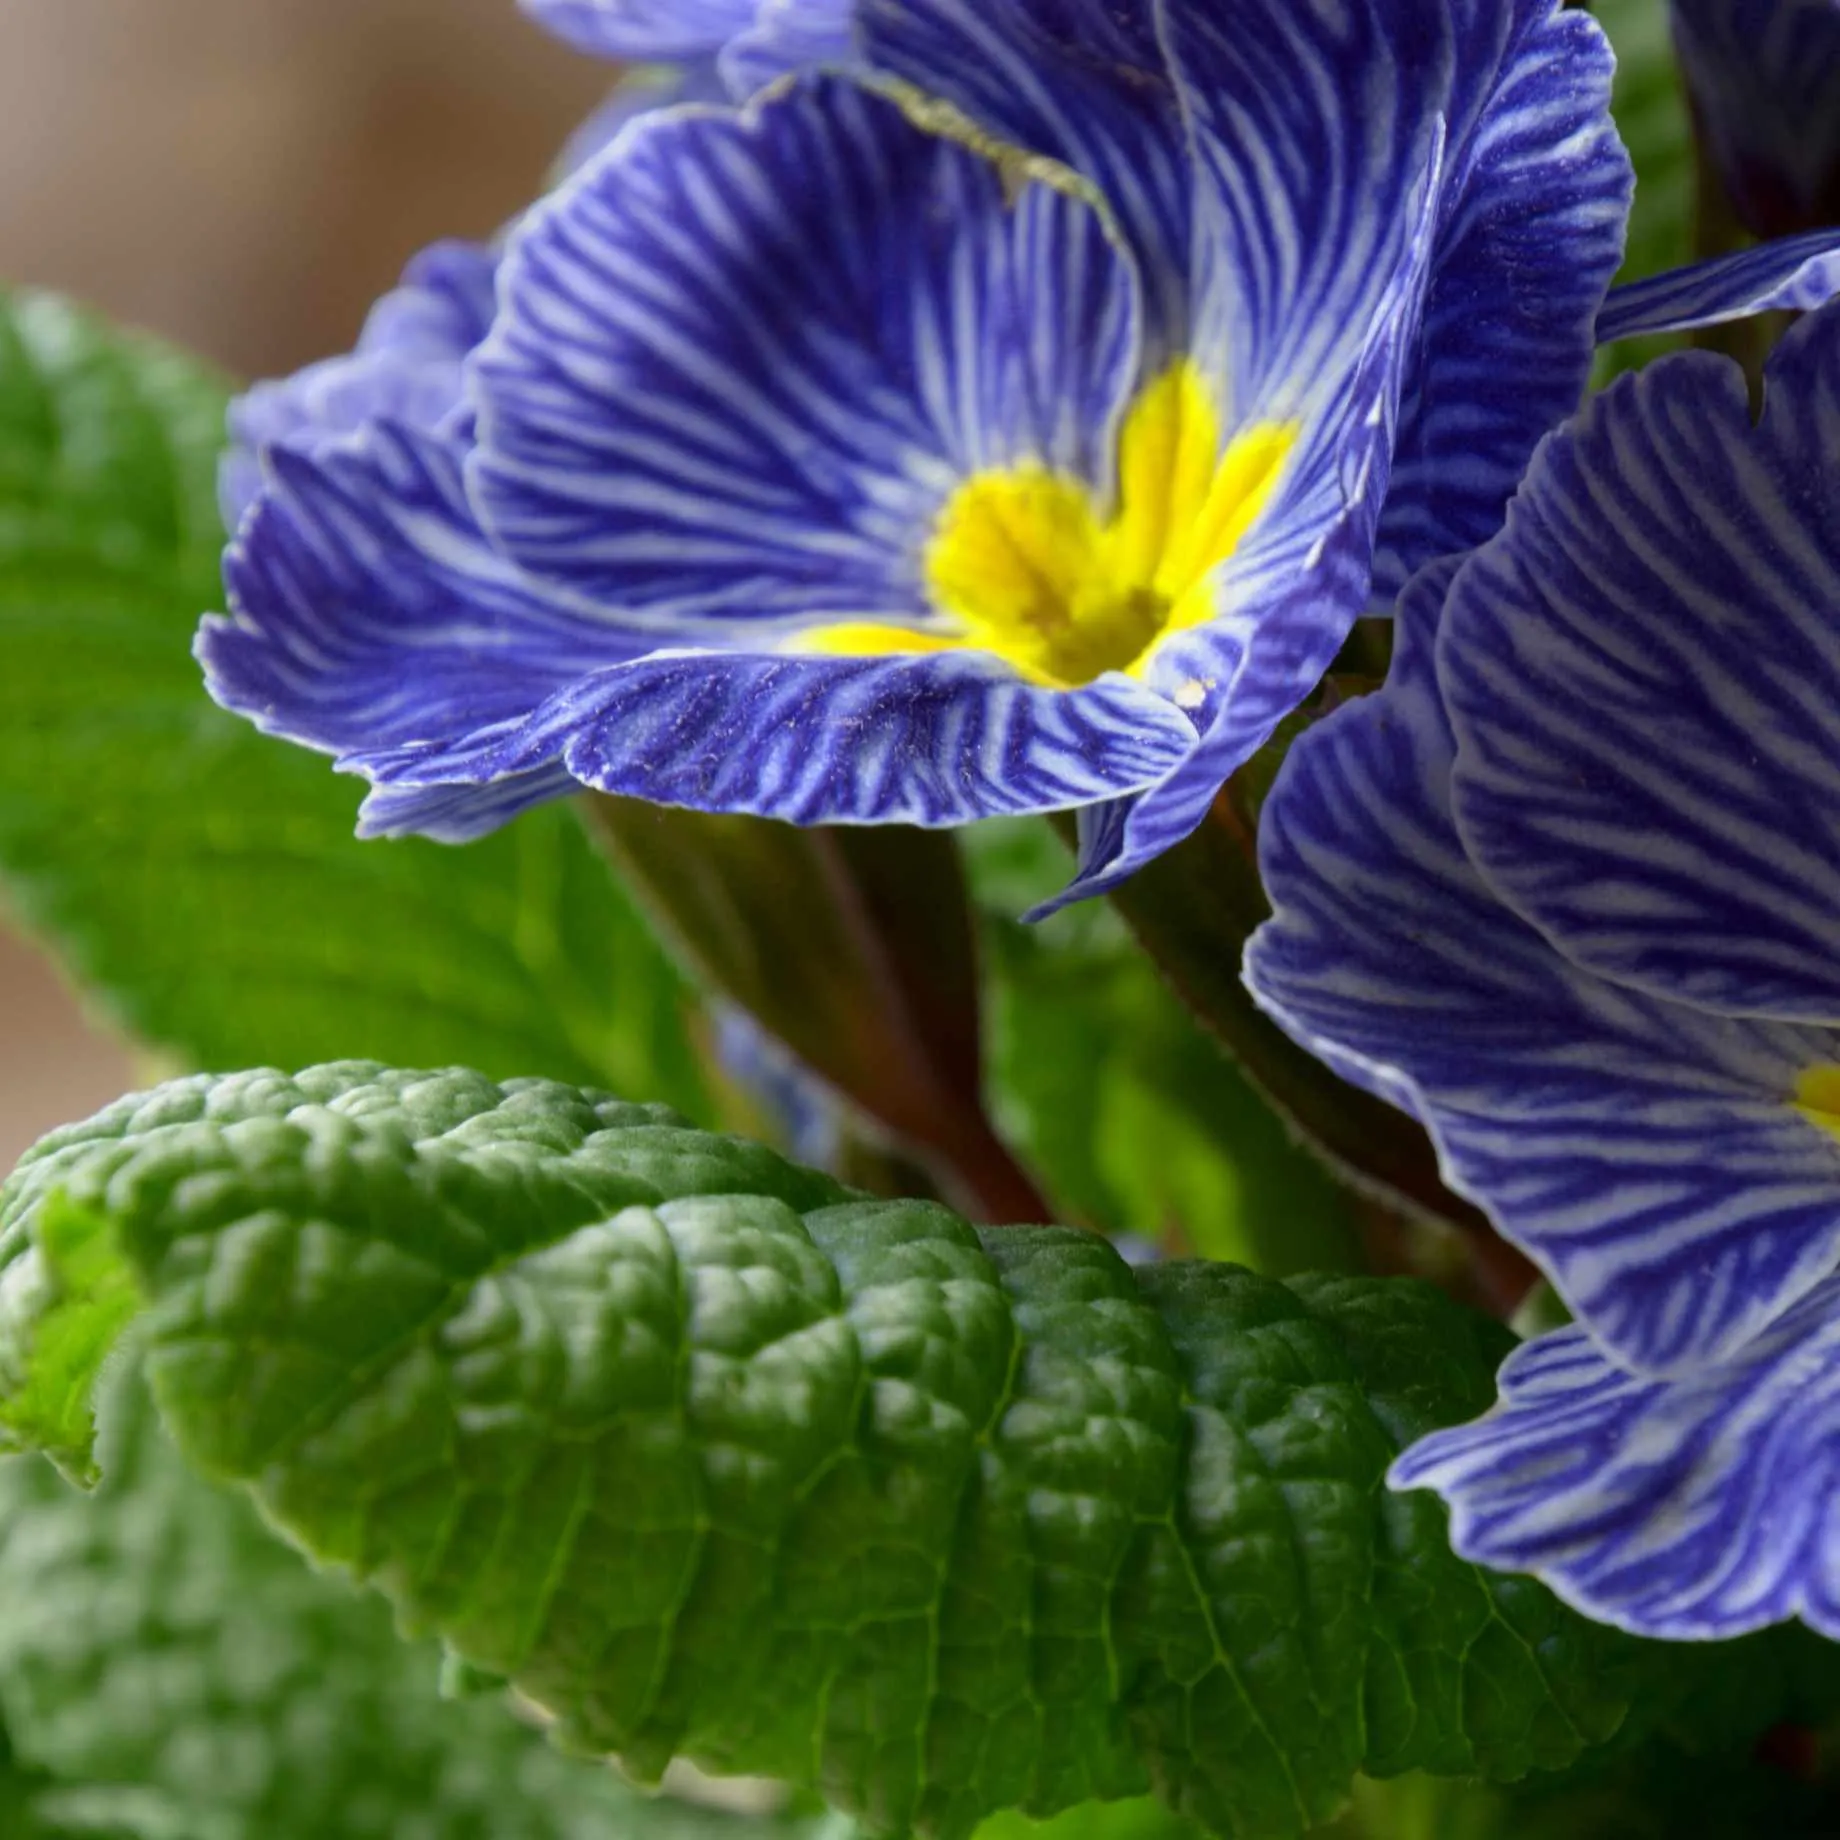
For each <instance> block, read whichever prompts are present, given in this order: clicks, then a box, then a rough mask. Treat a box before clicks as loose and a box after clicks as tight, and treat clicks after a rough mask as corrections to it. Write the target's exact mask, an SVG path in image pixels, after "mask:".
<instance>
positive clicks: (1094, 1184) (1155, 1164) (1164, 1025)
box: [964, 822, 1352, 1275]
mask: <svg viewBox="0 0 1840 1840" xmlns="http://www.w3.org/2000/svg"><path fill="white" fill-rule="evenodd" d="M964 838H965V842H966V846H967V857H968V860H969V862H970V865H971V869H972V875H973V884H974V887H975V888H976V890H977V893H978V895H979V897H980V900H981V902H982V905H983V907H984V909H985V911H984V914H983V916H982V918H983V923H984V939H985V948H986V950H985V960H986V973H987V975H986V983H987V986H988V992H989V1025H988V1035H989V1043H988V1050H987V1061H988V1078H989V1086H990V1093H991V1100H992V1105H993V1109H994V1110H995V1112H996V1114H997V1118H998V1122H999V1123H1000V1124H1002V1125H1003V1126H1004V1127H1005V1130H1006V1131H1007V1133H1008V1135H1009V1137H1010V1139H1011V1141H1012V1142H1014V1143H1015V1144H1016V1145H1017V1146H1018V1148H1019V1149H1020V1150H1021V1151H1022V1153H1023V1154H1024V1155H1025V1157H1026V1158H1027V1160H1028V1161H1029V1163H1030V1165H1031V1166H1032V1168H1033V1169H1034V1170H1035V1172H1036V1174H1037V1175H1038V1176H1039V1178H1040V1179H1041V1180H1042V1181H1043V1182H1044V1183H1045V1184H1046V1185H1047V1187H1048V1190H1049V1193H1050V1196H1051V1199H1052V1200H1053V1201H1054V1202H1055V1204H1056V1205H1057V1206H1058V1207H1059V1209H1060V1210H1061V1211H1062V1214H1063V1216H1064V1217H1066V1218H1071V1219H1076V1220H1079V1221H1082V1222H1084V1223H1086V1224H1088V1225H1092V1226H1099V1227H1103V1228H1105V1229H1106V1230H1107V1231H1108V1232H1113V1233H1132V1234H1137V1235H1139V1236H1141V1237H1142V1238H1144V1239H1147V1240H1150V1241H1152V1242H1154V1243H1157V1244H1160V1245H1163V1246H1165V1247H1176V1248H1180V1249H1182V1250H1185V1251H1191V1252H1196V1253H1199V1254H1201V1255H1202V1256H1204V1257H1206V1258H1212V1259H1238V1260H1243V1261H1244V1262H1245V1263H1247V1264H1249V1265H1252V1266H1254V1267H1255V1268H1257V1269H1258V1270H1261V1271H1268V1272H1272V1273H1276V1274H1280V1275H1281V1274H1283V1273H1285V1272H1291V1271H1301V1270H1304V1269H1306V1268H1309V1267H1313V1266H1320V1265H1339V1264H1346V1263H1350V1262H1352V1261H1351V1256H1350V1255H1351V1252H1352V1245H1351V1240H1350V1228H1349V1225H1348V1222H1347V1219H1346V1195H1345V1192H1344V1191H1343V1190H1341V1189H1340V1188H1339V1187H1338V1186H1337V1184H1336V1183H1335V1182H1334V1180H1333V1179H1332V1178H1331V1177H1330V1175H1329V1173H1328V1171H1327V1170H1326V1169H1325V1168H1324V1167H1323V1165H1322V1164H1321V1163H1320V1162H1319V1161H1318V1160H1317V1159H1316V1158H1315V1157H1314V1156H1312V1155H1311V1154H1310V1153H1309V1152H1308V1151H1307V1150H1305V1149H1304V1148H1303V1147H1302V1146H1301V1145H1300V1144H1299V1143H1297V1142H1296V1141H1295V1140H1294V1138H1293V1137H1292V1136H1291V1134H1290V1132H1289V1131H1288V1129H1287V1128H1286V1126H1285V1125H1284V1124H1283V1123H1282V1122H1281V1121H1280V1119H1279V1118H1278V1116H1277V1114H1276V1113H1275V1112H1274V1111H1273V1110H1272V1109H1271V1108H1270V1106H1268V1105H1267V1104H1266V1103H1265V1101H1264V1100H1263V1099H1262V1098H1261V1097H1260V1096H1259V1095H1258V1093H1256V1092H1255V1091H1254V1090H1253V1088H1252V1087H1251V1085H1250V1084H1249V1083H1248V1082H1247V1080H1246V1078H1245V1076H1244V1075H1243V1074H1241V1073H1240V1071H1239V1070H1238V1068H1236V1067H1235V1066H1234V1065H1233V1063H1232V1062H1231V1061H1230V1060H1229V1059H1228V1058H1227V1056H1226V1054H1225V1053H1224V1052H1223V1050H1222V1049H1221V1046H1220V1044H1219V1043H1218V1042H1217V1041H1216V1040H1215V1039H1214V1038H1213V1037H1212V1036H1211V1035H1209V1034H1207V1033H1206V1032H1205V1031H1204V1030H1203V1029H1202V1028H1201V1027H1200V1026H1199V1024H1197V1023H1196V1022H1195V1021H1194V1019H1193V1018H1192V1017H1191V1016H1190V1014H1189V1012H1188V1010H1187V1009H1186V1008H1185V1007H1184V1005H1183V1004H1182V1002H1181V1000H1180V999H1179V998H1178V997H1177V996H1176V995H1175V993H1174V992H1173V991H1171V990H1170V989H1169V988H1168V986H1167V985H1165V984H1164V983H1163V981H1162V979H1161V977H1160V976H1159V975H1158V973H1157V971H1156V968H1155V967H1154V966H1153V965H1152V964H1151V963H1150V961H1149V960H1148V959H1147V958H1146V957H1145V956H1144V954H1143V953H1142V952H1141V951H1140V950H1139V949H1138V948H1137V946H1136V945H1135V944H1134V943H1133V942H1132V940H1131V937H1130V935H1129V933H1128V932H1127V931H1126V929H1125V926H1124V923H1123V921H1122V920H1120V919H1119V917H1118V915H1117V914H1116V913H1114V912H1113V911H1112V910H1111V909H1110V908H1109V907H1107V906H1106V905H1104V904H1103V903H1099V902H1087V903H1085V904H1084V905H1082V906H1078V907H1074V908H1070V909H1067V910H1065V911H1063V912H1062V913H1059V914H1056V915H1055V916H1054V917H1053V919H1051V920H1049V921H1047V922H1045V923H1043V924H1040V925H1034V926H1024V925H1022V924H1020V923H1019V922H1017V921H1016V920H1015V919H1014V917H1013V916H1015V915H1016V914H1019V913H1022V912H1024V911H1025V910H1026V909H1028V908H1030V907H1032V906H1033V905H1035V903H1036V902H1038V901H1041V900H1044V899H1046V898H1047V897H1048V896H1049V895H1051V894H1052V893H1053V892H1054V891H1055V890H1056V889H1057V888H1059V887H1060V886H1061V885H1062V884H1063V883H1064V882H1065V881H1066V879H1067V873H1068V866H1069V862H1068V857H1067V854H1066V852H1065V850H1064V849H1063V848H1062V847H1061V845H1060V844H1059V842H1058V841H1057V840H1056V839H1055V837H1054V834H1053V832H1052V831H1051V830H1050V829H1049V828H1048V826H1047V825H1045V824H1042V823H1039V822H1025V823H1012V822H999V823H991V824H984V825H979V826H977V827H975V829H973V830H972V831H968V832H966V833H964Z"/></svg>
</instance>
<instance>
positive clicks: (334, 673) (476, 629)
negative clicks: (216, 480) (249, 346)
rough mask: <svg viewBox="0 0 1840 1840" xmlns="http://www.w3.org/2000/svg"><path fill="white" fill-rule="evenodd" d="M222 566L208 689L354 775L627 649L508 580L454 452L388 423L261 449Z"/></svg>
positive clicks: (206, 629)
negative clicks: (252, 506)
mask: <svg viewBox="0 0 1840 1840" xmlns="http://www.w3.org/2000/svg"><path fill="white" fill-rule="evenodd" d="M224 576H225V582H226V585H227V587H228V590H229V595H230V608H231V612H230V616H229V617H228V618H216V619H210V620H207V621H206V622H205V623H204V626H203V627H202V629H201V631H200V633H199V637H198V645H197V650H198V655H199V658H200V660H201V662H202V663H203V664H204V667H205V672H206V679H207V683H208V685H209V688H210V691H211V694H212V695H213V696H214V697H215V698H216V699H217V700H218V702H220V703H221V704H223V705H224V706H225V707H226V708H228V709H233V710H235V711H236V712H237V713H238V714H240V715H244V716H247V717H248V718H249V719H250V720H251V721H253V722H254V723H256V725H257V726H258V727H260V728H262V729H263V730H265V731H266V732H268V733H270V734H275V735H280V736H283V737H285V738H286V739H288V740H290V741H296V742H300V743H302V744H304V745H305V746H308V747H312V748H317V749H319V750H321V751H322V752H325V753H330V754H333V755H335V756H336V757H337V759H338V763H339V765H340V766H341V767H345V768H348V769H350V770H352V771H354V772H361V773H365V774H367V775H371V776H376V775H378V774H380V773H383V772H386V771H392V770H394V771H398V772H400V771H401V767H402V755H403V751H404V750H408V751H409V752H410V753H411V754H413V752H414V751H415V749H416V748H417V747H418V745H419V744H422V743H424V742H426V741H427V740H428V739H429V738H430V737H438V738H440V740H441V741H442V743H443V744H444V748H445V751H446V752H447V754H448V755H449V756H460V755H464V754H466V753H467V752H468V750H472V751H475V752H476V751H479V750H481V749H482V748H484V747H487V746H489V744H490V741H491V739H492V737H494V736H495V735H496V734H497V733H498V732H499V731H500V730H502V728H503V727H504V726H505V725H506V724H508V723H515V722H517V721H519V720H521V719H522V718H524V717H526V716H528V715H529V713H530V712H531V711H532V710H534V709H535V708H537V707H538V706H539V705H540V704H542V702H543V701H544V700H545V699H546V698H547V697H549V696H550V695H551V694H552V693H553V692H555V691H556V690H557V689H558V688H560V687H561V686H563V685H566V684H568V683H570V682H572V681H574V680H575V679H577V678H579V677H581V676H582V675H584V674H585V673H588V672H592V671H595V670H598V669H600V668H602V667H604V666H606V665H608V664H612V663H616V662H618V661H620V660H622V659H625V658H630V657H632V656H634V655H635V653H636V652H637V651H639V650H642V649H643V648H642V647H640V646H637V645H635V643H634V642H633V641H632V640H631V639H630V638H629V637H627V636H625V635H623V634H622V633H620V632H619V631H618V630H617V629H616V628H613V627H610V626H609V625H608V624H607V623H606V622H605V621H603V620H600V619H597V618H595V617H594V616H593V615H591V614H584V613H581V612H578V611H576V610H573V609H570V608H567V607H564V606H562V605H560V604H558V603H556V602H554V601H552V600H550V599H549V598H547V597H545V596H544V595H542V594H540V593H539V592H537V591H536V590H535V589H534V588H533V587H532V585H531V584H530V583H529V582H527V581H525V580H523V579H522V578H520V577H519V576H518V575H517V573H516V571H515V570H514V569H513V568H512V567H511V566H510V565H509V564H508V563H506V562H505V560H504V559H503V558H502V557H501V556H499V555H497V554H496V553H495V552H494V551H493V550H492V549H491V547H490V546H489V545H488V544H487V543H486V541H485V539H484V538H483V536H482V535H481V534H480V531H479V528H478V524H477V521H476V520H475V519H474V517H473V515H472V512H471V510H470V508H469V506H468V505H467V502H466V499H465V496H464V493H463V492H462V489H461V477H460V461H459V458H458V455H457V453H456V451H455V450H454V449H453V448H452V447H451V446H450V445H449V444H448V443H446V442H444V441H442V440H440V439H439V438H438V437H433V436H429V435H426V434H423V433H420V432H418V431H416V430H413V429H409V428H405V427H401V426H397V425H394V424H391V423H387V422H385V423H378V424H375V425H374V426H373V427H372V428H370V429H369V430H368V431H367V432H366V433H365V434H364V435H362V436H358V437H353V438H350V439H348V440H346V441H344V442H341V443H335V444H333V445H331V446H328V447H325V448H323V449H321V450H320V451H319V452H317V453H313V454H309V453H304V452H299V451H295V450H293V449H288V448H281V449H276V450H274V451H272V452H271V454H270V456H269V474H268V483H267V487H266V490H265V491H264V493H263V495H262V498H261V500H260V502H259V504H258V506H257V508H256V510H255V512H254V513H253V515H252V516H251V517H250V518H249V520H248V521H247V522H246V524H245V525H244V527H243V530H242V534H241V536H240V538H239V540H238V541H237V543H236V544H235V545H234V546H233V547H232V548H231V550H230V552H229V554H228V556H227V558H226V560H225V568H224ZM521 764H522V765H524V766H529V765H534V764H540V763H531V762H525V763H521ZM448 777H452V778H455V779H465V778H479V777H496V774H495V773H494V772H493V771H492V770H491V769H490V768H487V769H484V770H482V771H476V772H472V773H468V772H461V771H455V772H453V773H451V774H450V775H448Z"/></svg>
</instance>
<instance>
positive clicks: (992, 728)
mask: <svg viewBox="0 0 1840 1840" xmlns="http://www.w3.org/2000/svg"><path fill="white" fill-rule="evenodd" d="M517 739H518V744H519V748H520V751H519V752H517V753H515V754H514V753H511V752H509V751H507V752H506V753H505V754H504V755H503V756H502V757H501V758H502V761H503V763H504V765H505V766H507V767H510V766H512V765H513V764H514V763H518V762H522V761H525V760H534V759H537V758H541V757H542V756H543V755H544V754H545V753H546V752H548V751H549V750H551V749H553V748H555V747H557V746H560V749H561V756H562V759H563V760H564V761H565V762H566V764H567V766H568V768H569V771H570V772H571V773H572V774H573V775H574V776H575V778H576V779H578V780H580V781H581V782H582V783H583V784H585V785H589V786H595V787H598V788H599V789H600V790H602V791H604V792H618V793H625V794H627V795H629V796H630V797H634V798H641V799H650V800H652V801H654V802H655V803H658V804H665V805H687V806H692V807H694V808H696V809H699V810H704V811H734V812H747V813H752V814H755V815H757V816H760V817H769V818H782V819H786V820H788V821H789V822H791V823H794V824H916V825H924V826H928V827H946V826H956V825H961V824H969V823H972V822H974V821H975V820H977V819H980V818H990V817H1003V816H1008V815H1015V814H1020V813H1024V812H1038V811H1057V810H1065V809H1069V808H1074V807H1078V806H1082V805H1087V804H1090V803H1092V802H1093V801H1094V800H1095V799H1101V798H1106V797H1109V796H1112V795H1114V794H1116V793H1118V792H1120V791H1122V790H1125V789H1127V788H1129V787H1130V786H1131V785H1133V784H1137V785H1142V784H1145V783H1147V782H1149V781H1151V780H1154V779H1156V778H1158V777H1159V776H1160V775H1162V774H1164V773H1166V772H1167V771H1168V770H1169V768H1170V766H1171V765H1172V764H1173V763H1174V762H1175V761H1176V760H1178V759H1179V758H1180V757H1181V755H1182V754H1183V752H1184V751H1185V750H1186V749H1187V748H1188V747H1189V746H1190V745H1191V744H1192V742H1193V740H1194V731H1193V730H1192V729H1191V728H1190V727H1189V726H1188V724H1187V723H1186V721H1185V720H1184V719H1183V717H1182V715H1181V713H1180V711H1178V710H1177V709H1175V708H1174V707H1173V706H1172V705H1171V704H1169V703H1167V702H1165V701H1164V700H1163V699H1162V698H1161V697H1159V696H1157V695H1156V694H1155V693H1154V692H1152V691H1149V690H1147V689H1145V688H1144V687H1143V686H1142V685H1141V684H1136V683H1133V682H1132V681H1131V680H1130V679H1129V678H1126V677H1122V676H1119V675H1116V674H1113V675H1110V676H1107V677H1102V678H1099V679H1098V680H1097V681H1096V682H1094V683H1091V684H1088V685H1086V686H1085V687H1084V688H1082V689H1080V690H1076V691H1061V690H1046V689H1042V688H1040V687H1039V686H1037V685H1034V684H1029V683H1025V682H1024V681H1023V680H1022V679H1020V678H1018V677H1016V676H1015V675H1014V674H1013V673H1012V672H1010V671H1009V670H1008V669H1007V668H1006V667H1004V666H1003V665H1001V664H999V663H998V662H997V661H996V660H994V659H991V658H989V657H988V656H986V655H985V654H982V653H979V652H941V653H936V654H933V655H930V656H925V657H893V658H796V657H783V656H781V657H773V656H765V657H763V656H757V655H752V656H750V655H741V656H736V655H734V654H721V653H716V654H710V653H702V654H688V655H686V654H661V655H658V656H654V657H651V658H647V659H643V660H641V661H640V662H638V663H636V664H630V665H625V666H623V667H621V668H620V669H618V670H614V671H606V672H602V673H601V674H600V675H599V676H597V677H595V678H592V679H588V680H585V681H583V682H582V683H581V684H579V685H577V686H574V687H572V688H571V689H569V690H568V691H565V692H563V693H561V694H559V695H558V696H556V697H554V698H552V699H551V701H550V702H549V703H548V704H547V705H546V706H545V707H544V708H543V709H542V710H540V711H539V712H538V713H537V715H536V716H535V717H534V718H533V719H532V721H531V723H530V724H529V725H528V728H527V729H526V730H525V731H524V733H523V734H522V735H521V736H520V737H518V738H517ZM442 770H443V768H442V763H441V762H440V761H439V760H438V759H436V760H433V761H432V762H429V761H423V762H420V763H418V764H417V766H416V768H415V771H416V772H417V773H418V774H422V773H429V772H440V771H442Z"/></svg>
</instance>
